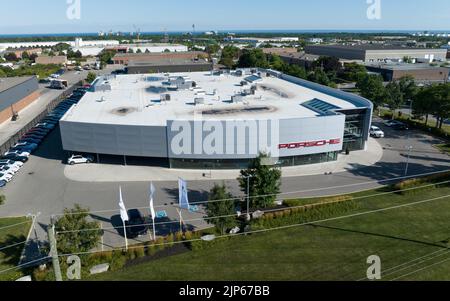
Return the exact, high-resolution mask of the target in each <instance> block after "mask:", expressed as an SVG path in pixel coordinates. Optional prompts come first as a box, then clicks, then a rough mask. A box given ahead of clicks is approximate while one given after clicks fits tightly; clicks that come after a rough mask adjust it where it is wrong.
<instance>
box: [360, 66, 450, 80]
mask: <svg viewBox="0 0 450 301" xmlns="http://www.w3.org/2000/svg"><path fill="white" fill-rule="evenodd" d="M366 69H367V70H368V71H369V72H374V73H378V74H380V75H381V76H382V77H383V79H384V80H385V81H387V82H390V81H394V80H399V79H400V78H402V77H404V76H412V77H414V79H415V80H416V81H418V82H448V77H449V71H450V69H448V68H444V67H437V66H436V67H433V66H430V64H369V65H366Z"/></svg>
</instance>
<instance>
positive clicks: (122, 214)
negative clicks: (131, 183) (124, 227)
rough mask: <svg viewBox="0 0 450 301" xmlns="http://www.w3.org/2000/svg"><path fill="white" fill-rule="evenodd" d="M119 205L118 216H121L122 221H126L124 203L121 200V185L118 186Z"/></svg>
mask: <svg viewBox="0 0 450 301" xmlns="http://www.w3.org/2000/svg"><path fill="white" fill-rule="evenodd" d="M119 207H120V217H121V218H122V221H123V222H127V221H128V220H129V218H128V212H127V208H125V204H124V202H123V197H122V187H120V188H119Z"/></svg>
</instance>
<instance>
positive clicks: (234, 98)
mask: <svg viewBox="0 0 450 301" xmlns="http://www.w3.org/2000/svg"><path fill="white" fill-rule="evenodd" d="M243 100H244V96H242V95H234V96H231V102H234V103H238V102H242V101H243Z"/></svg>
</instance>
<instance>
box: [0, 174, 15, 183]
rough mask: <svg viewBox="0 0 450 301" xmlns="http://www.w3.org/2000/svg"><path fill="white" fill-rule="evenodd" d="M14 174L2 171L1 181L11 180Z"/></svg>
mask: <svg viewBox="0 0 450 301" xmlns="http://www.w3.org/2000/svg"><path fill="white" fill-rule="evenodd" d="M12 178H13V176H12V175H11V174H8V173H0V181H5V182H7V183H9V182H11V180H12Z"/></svg>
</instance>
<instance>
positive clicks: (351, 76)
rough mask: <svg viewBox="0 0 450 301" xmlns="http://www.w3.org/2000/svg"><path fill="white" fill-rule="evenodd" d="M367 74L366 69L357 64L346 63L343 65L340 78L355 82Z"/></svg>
mask: <svg viewBox="0 0 450 301" xmlns="http://www.w3.org/2000/svg"><path fill="white" fill-rule="evenodd" d="M366 73H367V69H366V67H364V66H363V65H361V64H358V63H347V64H345V65H344V71H343V72H342V77H343V78H344V79H346V80H349V81H352V82H357V81H358V79H359V78H361V77H363V76H364V75H365V74H366Z"/></svg>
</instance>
